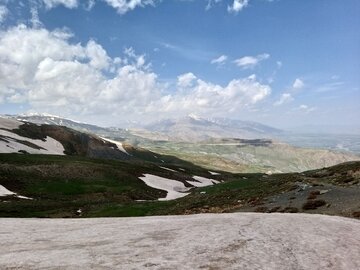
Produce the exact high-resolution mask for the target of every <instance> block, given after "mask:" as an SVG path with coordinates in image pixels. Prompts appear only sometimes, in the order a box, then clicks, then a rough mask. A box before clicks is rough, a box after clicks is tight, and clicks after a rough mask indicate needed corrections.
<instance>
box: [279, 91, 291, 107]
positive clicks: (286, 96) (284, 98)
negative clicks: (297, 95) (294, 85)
mask: <svg viewBox="0 0 360 270" xmlns="http://www.w3.org/2000/svg"><path fill="white" fill-rule="evenodd" d="M293 100H294V98H293V97H292V95H291V94H290V93H283V94H282V95H281V97H280V99H279V100H278V101H276V102H275V103H274V105H275V106H280V105H283V104H285V103H288V102H291V101H293Z"/></svg>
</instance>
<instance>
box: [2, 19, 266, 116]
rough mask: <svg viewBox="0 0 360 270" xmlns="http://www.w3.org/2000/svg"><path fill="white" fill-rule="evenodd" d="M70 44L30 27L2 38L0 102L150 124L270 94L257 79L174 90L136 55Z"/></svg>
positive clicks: (187, 82) (189, 84)
mask: <svg viewBox="0 0 360 270" xmlns="http://www.w3.org/2000/svg"><path fill="white" fill-rule="evenodd" d="M70 37H71V33H69V32H68V31H66V30H61V29H57V30H54V31H48V30H46V29H43V28H29V27H26V26H25V25H19V26H17V27H13V28H10V29H8V30H6V31H1V32H0V100H1V101H2V102H5V103H6V102H7V103H15V102H16V103H26V104H28V105H29V106H30V107H31V108H32V110H36V111H49V112H51V113H54V114H61V115H69V116H71V115H72V116H73V115H96V117H97V118H99V117H104V119H107V120H108V121H110V120H109V119H111V118H109V117H110V116H113V117H115V118H116V119H127V120H139V119H141V120H143V121H145V120H146V119H148V120H152V119H154V118H155V117H159V115H163V116H164V117H165V116H171V115H173V116H177V115H181V114H187V113H190V112H195V113H202V114H212V115H215V114H217V115H221V116H226V114H229V113H230V112H231V113H233V112H238V111H241V110H242V109H243V108H245V107H251V106H253V105H255V104H256V103H258V102H260V101H261V100H263V99H265V98H266V97H267V96H268V95H269V94H270V92H271V88H270V87H269V86H268V85H263V84H261V83H259V82H258V81H257V80H256V77H255V76H250V77H248V78H241V79H234V80H231V81H230V82H229V83H228V84H227V85H225V86H221V85H218V84H213V83H210V82H207V81H204V80H201V79H199V78H197V77H196V76H195V75H194V74H193V73H191V72H189V73H186V74H183V75H180V76H179V77H178V81H177V84H176V85H175V84H173V85H170V86H167V85H166V84H163V83H161V82H160V80H159V78H158V75H157V74H156V73H154V72H152V71H151V70H150V65H149V64H147V63H146V59H145V56H144V55H137V54H136V53H135V51H134V50H133V49H132V48H128V49H126V50H125V52H124V55H123V56H121V57H116V58H110V57H109V56H108V55H107V53H106V51H105V49H104V48H103V47H102V46H101V45H100V44H98V43H96V41H94V40H90V41H89V42H88V43H87V44H85V45H81V44H73V43H71V42H70ZM14 44H17V46H14ZM164 113H166V114H167V115H165V114H164Z"/></svg>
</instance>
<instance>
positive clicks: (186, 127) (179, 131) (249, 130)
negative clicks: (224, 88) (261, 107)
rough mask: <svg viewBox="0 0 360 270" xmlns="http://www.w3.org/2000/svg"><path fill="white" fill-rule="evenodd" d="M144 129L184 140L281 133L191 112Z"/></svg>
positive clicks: (248, 137)
mask: <svg viewBox="0 0 360 270" xmlns="http://www.w3.org/2000/svg"><path fill="white" fill-rule="evenodd" d="M145 129H146V130H149V131H152V132H161V133H164V134H166V135H167V136H169V137H171V138H175V139H178V140H185V141H188V140H190V141H193V140H204V139H209V138H242V139H254V138H272V137H274V135H277V134H280V133H282V131H281V130H280V129H276V128H273V127H270V126H267V125H263V124H260V123H257V122H250V121H241V120H233V119H227V118H211V119H205V118H201V117H199V116H196V115H192V114H191V115H188V116H186V117H182V118H178V119H165V120H160V121H157V122H154V123H152V124H150V125H147V126H145Z"/></svg>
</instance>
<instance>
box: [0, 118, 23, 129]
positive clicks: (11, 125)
mask: <svg viewBox="0 0 360 270" xmlns="http://www.w3.org/2000/svg"><path fill="white" fill-rule="evenodd" d="M22 124H24V123H23V122H20V121H17V120H14V119H8V118H2V117H0V128H5V129H10V130H12V129H16V128H18V127H19V126H21V125H22Z"/></svg>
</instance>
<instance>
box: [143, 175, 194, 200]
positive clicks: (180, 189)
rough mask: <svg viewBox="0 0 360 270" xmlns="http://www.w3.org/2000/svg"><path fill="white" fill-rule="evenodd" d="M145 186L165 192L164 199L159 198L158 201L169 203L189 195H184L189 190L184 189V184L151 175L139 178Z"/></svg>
mask: <svg viewBox="0 0 360 270" xmlns="http://www.w3.org/2000/svg"><path fill="white" fill-rule="evenodd" d="M139 179H140V180H142V181H144V182H145V184H146V185H148V186H149V187H152V188H155V189H161V190H165V191H167V195H166V197H165V198H159V201H169V200H175V199H178V198H182V197H185V196H186V195H188V194H189V193H185V192H186V191H188V190H189V189H190V188H188V187H185V185H184V183H182V182H180V181H176V180H172V179H168V178H164V177H160V176H156V175H152V174H144V176H141V177H139Z"/></svg>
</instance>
